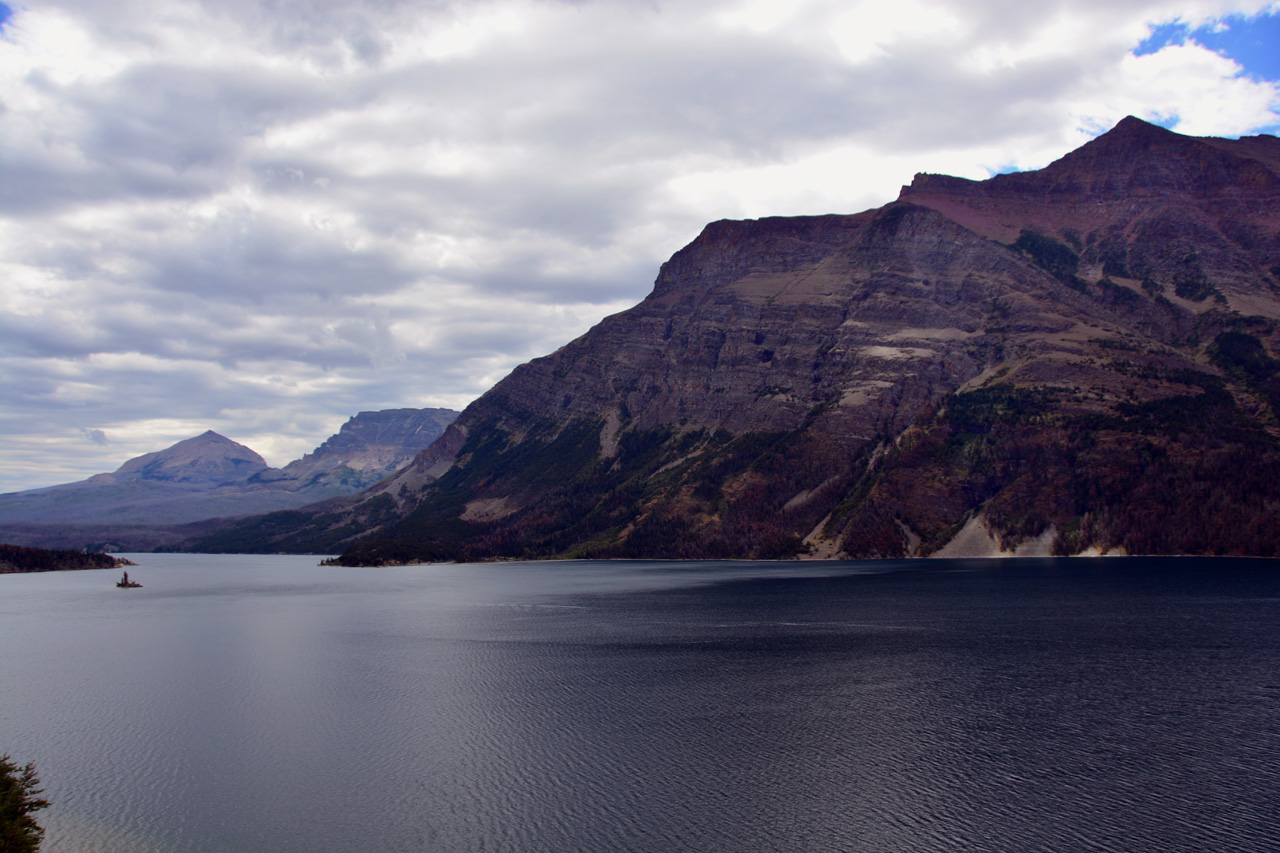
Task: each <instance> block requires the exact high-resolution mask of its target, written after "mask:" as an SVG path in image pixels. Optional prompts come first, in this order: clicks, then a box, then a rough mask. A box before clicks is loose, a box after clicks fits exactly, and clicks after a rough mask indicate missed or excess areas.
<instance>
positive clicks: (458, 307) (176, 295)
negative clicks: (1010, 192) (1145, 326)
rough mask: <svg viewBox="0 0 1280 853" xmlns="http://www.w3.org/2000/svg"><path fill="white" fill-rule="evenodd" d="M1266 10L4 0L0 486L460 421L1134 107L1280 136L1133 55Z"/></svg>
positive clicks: (1125, 3) (1238, 106)
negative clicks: (652, 302)
mask: <svg viewBox="0 0 1280 853" xmlns="http://www.w3.org/2000/svg"><path fill="white" fill-rule="evenodd" d="M1268 9H1272V10H1274V9H1275V7H1274V6H1269V5H1268V4H1267V3H1263V2H1258V0H1241V2H1231V0H1177V2H1173V0H1168V2H1166V0H1107V2H1103V0H1077V2H1069V3H1067V2H1064V3H1057V4H1039V5H1037V4H1027V3H1022V2H1013V0H981V2H968V0H966V2H960V0H912V2H909V3H899V4H893V5H888V4H884V3H872V2H864V0H857V1H856V2H851V0H840V2H835V0H795V2H790V3H775V2H762V0H754V2H753V0H715V1H714V2H707V3H696V4H695V3H687V2H673V1H672V0H656V2H631V0H582V2H558V0H479V2H466V3H463V2H446V0H379V2H374V3H361V4H352V3H349V2H337V0H311V2H308V3H306V4H300V3H297V2H267V0H261V2H259V0H218V2H213V0H164V2H160V0H121V2H119V3H113V4H110V6H109V8H108V6H107V4H102V3H100V2H98V0H48V2H42V3H41V4H39V5H38V6H36V5H33V6H32V7H29V8H17V9H15V11H14V13H13V15H12V16H11V17H9V18H8V19H7V20H4V21H3V22H2V25H3V35H2V36H0V174H3V175H4V181H3V182H2V183H0V300H3V304H4V306H5V309H4V312H3V313H0V395H2V398H3V399H4V400H5V406H4V408H3V410H2V411H0V459H3V460H14V459H22V460H23V461H22V463H21V464H18V463H6V464H4V465H0V490H12V489H19V488H27V487H33V486H38V485H48V484H52V483H57V482H66V481H69V480H74V479H80V478H82V477H84V476H87V475H89V474H92V473H96V472H98V471H104V470H113V469H114V468H116V467H118V465H119V464H120V463H121V462H123V461H124V460H125V459H126V458H128V457H129V456H134V455H138V454H141V453H144V452H148V451H152V450H157V449H160V448H161V447H163V446H165V445H167V444H170V443H172V442H173V441H176V440H179V439H181V438H185V437H188V436H189V435H194V434H197V433H199V432H201V431H203V430H204V429H209V428H212V429H216V430H217V431H219V432H222V433H223V434H226V435H228V436H229V437H231V438H234V439H236V440H238V441H242V442H244V443H246V444H249V445H250V446H251V447H254V449H256V450H258V451H259V452H260V453H262V454H263V455H264V456H266V457H267V459H268V461H269V462H271V463H272V464H276V465H281V464H284V463H286V462H288V461H289V460H290V459H293V458H296V457H297V456H300V455H302V454H303V453H305V452H307V451H309V450H311V449H313V448H314V447H315V445H316V444H318V443H319V442H320V441H321V440H323V439H324V438H325V437H327V436H328V435H329V434H330V433H332V432H334V431H335V430H336V429H337V428H338V426H340V425H341V423H342V422H343V421H345V420H346V418H347V417H349V416H350V415H351V414H353V413H355V412H357V411H360V410H367V409H377V408H387V407H392V406H406V405H409V406H423V405H448V406H453V407H455V408H461V407H462V406H464V405H465V404H466V403H467V402H469V401H470V400H471V399H474V398H475V397H476V396H477V395H479V394H480V393H482V392H483V391H485V390H486V389H487V388H488V387H489V386H491V385H492V383H493V382H495V381H497V380H498V379H500V378H501V377H502V376H503V375H505V374H506V373H507V372H508V371H509V370H510V369H511V368H512V367H514V366H515V365H516V364H518V363H520V362H522V361H525V360H528V359H530V358H533V357H536V356H539V355H542V354H545V353H547V352H550V351H552V350H554V349H556V348H557V347H559V346H560V345H562V344H563V343H565V342H566V341H568V340H569V339H571V338H572V337H574V336H576V335H578V334H580V333H582V332H583V331H585V330H586V329H587V328H589V327H590V326H591V325H593V324H594V323H595V322H598V321H599V320H600V318H602V317H603V316H605V315H607V314H610V313H613V312H616V311H619V310H622V309H624V308H625V307H627V306H628V305H630V304H633V303H634V302H636V301H638V300H639V299H641V298H643V296H644V295H645V294H646V293H647V292H648V290H649V288H650V286H651V283H652V280H653V278H654V276H655V275H656V272H657V268H658V266H659V264H660V263H661V262H662V261H663V260H665V259H666V258H667V257H668V256H670V255H671V253H672V252H674V251H675V250H676V249H678V248H680V246H682V245H683V244H685V243H687V242H688V241H689V240H690V239H692V238H693V237H694V236H695V235H696V234H697V232H698V231H699V230H700V229H701V227H702V225H703V224H704V223H706V222H707V221H710V220H714V219H718V218H725V217H745V216H764V215H775V214H803V213H825V212H853V211H858V210H862V209H866V208H868V207H873V206H878V205H880V204H883V203H885V202H886V201H889V200H890V199H892V198H893V197H894V196H895V195H896V193H897V191H898V188H899V187H900V186H901V185H902V184H903V183H906V182H908V181H910V179H911V176H912V174H913V173H915V172H917V171H932V172H947V173H951V174H959V175H964V176H967V177H974V178H981V177H985V176H986V175H988V174H990V173H992V172H993V171H996V170H1001V169H1007V168H1035V167H1039V166H1042V165H1044V164H1046V163H1047V162H1049V161H1050V160H1052V159H1054V158H1056V157H1058V156H1061V155H1062V154H1064V153H1065V152H1066V151H1068V150H1070V149H1071V148H1074V147H1076V146H1078V145H1079V144H1081V143H1082V142H1084V141H1085V140H1087V139H1088V138H1089V137H1090V136H1092V135H1095V134H1097V133H1098V132H1101V131H1103V130H1105V129H1107V128H1108V127H1110V126H1111V125H1113V124H1114V123H1115V122H1116V121H1118V120H1119V119H1120V118H1122V117H1123V116H1124V115H1126V114H1129V113H1133V114H1137V115H1140V116H1143V117H1145V118H1149V119H1153V120H1159V121H1161V122H1162V123H1164V124H1166V125H1168V126H1171V127H1173V128H1174V129H1177V130H1180V131H1184V132H1190V133H1198V134H1243V133H1254V132H1259V131H1265V130H1268V129H1270V130H1275V129H1280V115H1278V113H1277V110H1278V109H1280V100H1278V98H1277V87H1276V84H1275V82H1274V80H1270V79H1268V78H1267V77H1266V76H1265V75H1260V74H1259V73H1257V72H1256V71H1254V70H1252V69H1251V68H1250V67H1249V66H1248V65H1247V64H1244V60H1242V59H1241V58H1240V57H1236V58H1234V59H1233V58H1232V56H1233V54H1231V52H1230V51H1224V52H1215V50H1213V49H1211V48H1210V47H1208V46H1205V44H1204V43H1202V42H1200V41H1196V39H1195V37H1182V38H1180V39H1167V40H1165V41H1163V42H1160V43H1157V41H1152V35H1153V33H1154V32H1156V30H1157V29H1158V28H1159V27H1160V26H1161V25H1169V24H1177V25H1178V26H1181V27H1184V28H1186V29H1185V32H1186V33H1197V32H1202V31H1204V32H1207V30H1204V29H1203V28H1205V27H1212V26H1214V25H1215V24H1217V23H1218V22H1222V21H1226V22H1228V24H1229V26H1231V27H1236V26H1244V24H1241V23H1239V22H1241V21H1243V22H1246V23H1247V21H1249V20H1253V19H1250V18H1249V17H1248V16H1253V15H1257V14H1258V13H1260V12H1264V11H1266V10H1268ZM0 14H2V13H0ZM1232 15H1235V16H1237V17H1229V16H1232ZM1240 16H1244V17H1240ZM1144 43H1145V48H1144V52H1143V53H1142V55H1138V54H1137V53H1135V50H1136V49H1137V48H1138V47H1139V46H1140V45H1143V44H1144ZM1219 49H1220V50H1221V47H1220V46H1219ZM1241 56H1244V54H1241ZM84 423H92V424H95V426H94V427H93V428H92V430H97V431H98V433H100V434H102V435H104V436H105V435H107V434H109V435H110V436H111V437H112V439H111V442H110V444H109V445H101V444H96V443H94V442H93V441H92V440H90V441H88V442H86V441H85V438H86V437H90V438H92V437H91V436H90V435H89V433H87V432H84V431H83V430H84V429H86V428H83V427H81V426H80V425H81V424H84ZM92 430H91V432H92Z"/></svg>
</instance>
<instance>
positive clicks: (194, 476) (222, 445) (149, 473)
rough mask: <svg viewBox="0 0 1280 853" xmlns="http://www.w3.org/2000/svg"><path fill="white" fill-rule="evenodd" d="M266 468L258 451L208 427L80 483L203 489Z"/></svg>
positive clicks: (238, 480) (230, 482)
mask: <svg viewBox="0 0 1280 853" xmlns="http://www.w3.org/2000/svg"><path fill="white" fill-rule="evenodd" d="M266 470H267V463H266V462H265V461H264V460H263V458H262V457H261V456H259V455H258V454H257V453H255V452H253V451H252V450H250V449H249V448H247V447H245V446H244V445H243V444H237V443H236V442H234V441H232V440H231V439H229V438H224V437H223V436H221V435H218V434H217V433H216V432H214V431H213V430H209V431H207V432H204V433H202V434H201V435H198V436H196V437H195V438H188V439H186V440H185V441H179V442H178V443H177V444H175V445H173V446H172V447H170V448H168V449H166V450H161V451H159V452H158V453H148V454H146V455H144V456H139V457H137V458H136V459H130V460H129V461H128V462H126V463H124V464H123V465H121V466H120V467H119V469H117V470H116V471H115V472H114V473H111V474H95V475H94V476H92V477H90V478H89V479H88V480H85V481H84V482H83V484H82V485H83V486H86V487H103V486H112V485H118V484H122V483H128V482H132V481H135V480H146V481H149V482H155V483H180V484H183V485H188V486H192V487H195V488H200V489H205V488H217V487H219V486H231V485H235V484H244V483H245V482H246V481H247V480H248V479H249V478H250V477H253V476H254V475H256V474H259V473H261V472H263V471H266ZM55 488H60V487H55Z"/></svg>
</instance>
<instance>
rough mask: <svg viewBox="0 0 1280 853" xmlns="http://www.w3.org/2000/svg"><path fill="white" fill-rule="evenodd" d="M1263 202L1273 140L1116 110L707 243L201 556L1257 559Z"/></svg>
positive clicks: (1267, 219) (1279, 404)
mask: <svg viewBox="0 0 1280 853" xmlns="http://www.w3.org/2000/svg"><path fill="white" fill-rule="evenodd" d="M1277 211H1280V141H1278V140H1276V139H1275V138H1274V137H1254V138H1251V139H1243V140H1219V139H1196V138H1191V137H1184V136H1179V135H1177V134H1173V133H1171V132H1169V131H1166V130H1163V129H1161V128H1158V127H1155V126H1152V125H1149V124H1146V123H1144V122H1141V121H1139V120H1137V119H1132V118H1130V119H1126V120H1125V121H1123V122H1121V123H1120V124H1119V125H1118V126H1117V127H1116V128H1115V129H1113V130H1112V131H1111V132H1109V133H1107V134H1105V135H1103V136H1101V137H1099V138H1098V139H1096V140H1094V141H1092V142H1090V143H1089V144H1087V145H1085V146H1083V147H1082V148H1080V149H1079V150H1077V151H1075V152H1072V153H1071V154H1068V155H1067V156H1065V157H1063V158H1062V159H1061V160H1059V161H1057V162H1055V163H1053V164H1051V165H1050V166H1048V167H1046V168H1045V169H1042V170H1040V171H1038V172H1027V173H1020V174H1014V175H1001V176H997V177H995V178H992V179H990V180H988V181H981V182H975V181H964V180H960V179H956V178H948V177H944V176H926V175H920V176H917V177H916V179H915V181H913V183H912V185H911V186H910V187H906V188H904V189H903V193H902V195H901V197H900V198H899V200H898V201H896V202H894V203H891V204H889V205H886V206H885V207H883V208H880V209H878V210H874V211H868V212H866V213H862V214H857V215H854V216H819V217H797V218H785V219H784V218H775V219H762V220H758V221H747V222H717V223H713V224H711V225H709V226H707V228H706V229H705V230H704V231H703V233H702V234H701V235H699V237H698V238H697V239H696V240H695V241H694V242H693V243H691V244H690V245H689V246H687V247H685V248H684V249H682V250H680V251H679V252H677V253H676V255H675V256H673V257H672V259H671V260H670V261H668V262H667V263H666V264H665V265H663V267H662V269H661V271H660V272H659V275H658V278H657V281H656V282H655V286H654V290H653V292H652V293H651V294H650V296H649V297H648V298H646V299H645V300H644V301H643V302H642V303H640V304H639V305H637V306H636V307H634V308H632V309H630V310H628V311H625V312H623V313H621V314H618V315H615V316H613V317H609V318H606V319H605V320H604V321H602V322H601V323H600V324H599V325H598V326H596V327H595V328H593V329H592V330H591V331H589V332H588V333H587V334H586V335H584V336H582V337H581V338H579V339H577V340H575V341H573V342H571V343H569V344H567V345H566V346H564V347H563V348H561V349H560V350H558V351H557V352H555V353H553V354H551V355H549V356H546V357H544V358H540V359H535V360H534V361H532V362H529V363H528V364H525V365H522V366H521V367H519V368H517V369H516V370H515V371H513V372H512V374H511V375H510V376H508V377H507V378H506V379H504V380H503V381H502V382H500V383H498V385H497V386H495V387H494V388H493V389H492V390H491V391H489V392H488V393H487V394H485V395H484V396H482V397H481V398H480V399H479V400H477V401H476V402H475V403H473V404H472V405H471V406H469V407H468V408H467V409H466V410H465V411H464V412H463V414H462V415H461V416H460V417H459V418H458V420H457V421H455V422H454V423H453V424H452V425H451V426H450V427H449V428H448V429H447V430H446V431H445V434H444V435H443V436H442V437H441V438H440V439H439V440H438V441H437V442H436V443H435V444H433V445H432V446H431V447H429V448H427V449H426V450H425V451H423V453H422V454H420V455H419V456H418V458H417V459H415V461H414V462H413V463H412V464H411V465H409V466H408V467H406V468H405V469H403V470H402V471H400V472H399V473H397V474H396V475H395V476H394V477H391V478H389V479H388V480H386V481H384V482H383V483H380V484H378V485H377V486H375V487H373V488H371V489H369V490H368V491H366V492H364V493H362V494H361V495H360V496H359V498H358V499H356V500H352V501H348V502H344V503H341V504H334V505H329V506H325V507H321V508H318V509H315V510H308V511H305V512H298V513H294V514H281V515H275V516H266V517H264V518H260V519H254V520H248V521H246V522H244V523H243V524H241V525H239V526H237V527H236V528H233V529H229V530H224V531H222V532H221V533H220V535H219V536H217V537H214V538H212V539H208V540H204V542H203V543H200V544H202V545H203V546H204V547H219V548H231V549H240V548H245V549H266V550H280V549H303V550H307V549H312V550H332V549H336V548H340V547H348V548H349V550H348V551H347V553H346V554H345V555H344V557H343V560H344V561H346V562H350V563H385V562H410V561H417V560H431V559H488V558H501V557H549V556H582V557H587V556H598V557H683V558H692V557H785V556H853V557H861V556H902V555H909V554H921V555H923V554H929V553H935V552H938V551H939V550H940V549H943V548H944V547H946V546H947V545H948V543H951V542H952V541H953V540H955V539H956V537H957V535H958V534H960V533H961V532H962V531H965V530H969V531H971V532H972V530H974V529H975V525H976V526H977V529H978V532H979V534H980V538H982V537H988V536H989V537H990V538H986V539H985V541H987V542H989V543H992V547H996V545H995V543H997V542H998V544H999V546H1001V547H1005V548H1014V547H1017V546H1019V545H1022V546H1023V547H1033V546H1034V547H1036V548H1038V549H1039V550H1040V551H1041V552H1048V551H1049V550H1054V551H1057V552H1062V553H1075V552H1079V551H1082V550H1085V549H1088V548H1096V549H1098V550H1112V549H1120V550H1125V551H1129V552H1135V553H1136V552H1143V553H1185V552H1195V553H1240V554H1268V555H1275V554H1280V530H1277V529H1276V528H1280V525H1275V524H1274V523H1273V521H1274V518H1275V516H1276V508H1277V506H1280V485H1278V484H1280V477H1277V476H1276V475H1277V474H1280V440H1278V439H1277V434H1278V433H1277V413H1278V412H1280V378H1278V377H1280V370H1278V367H1280V362H1277V360H1276V357H1275V356H1276V354H1277V353H1278V352H1280V332H1278V331H1277V329H1278V325H1277V320H1278V319H1280V217H1278V216H1277ZM966 535H969V534H966ZM970 538H972V536H970Z"/></svg>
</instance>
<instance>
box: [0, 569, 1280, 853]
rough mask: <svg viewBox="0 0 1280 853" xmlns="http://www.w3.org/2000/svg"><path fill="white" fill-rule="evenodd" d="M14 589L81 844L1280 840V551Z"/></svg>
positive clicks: (906, 847) (37, 698) (19, 624)
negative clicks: (1233, 557)
mask: <svg viewBox="0 0 1280 853" xmlns="http://www.w3.org/2000/svg"><path fill="white" fill-rule="evenodd" d="M133 559H135V560H136V561H137V562H138V563H139V566H138V567H137V568H136V569H134V570H133V571H132V574H133V575H134V576H136V577H137V579H139V580H141V581H142V582H143V584H145V586H144V588H143V589H138V590H117V589H115V588H114V582H115V580H116V575H115V574H114V573H108V572H65V573H53V574H42V575H8V576H3V577H0V751H7V752H10V753H11V754H12V755H13V756H14V757H15V758H16V759H17V760H19V761H21V762H25V761H28V760H34V761H35V762H36V764H37V766H38V768H39V771H40V775H41V777H42V779H43V781H44V782H45V786H46V791H47V793H46V796H48V797H49V798H50V799H51V800H52V801H53V803H54V806H53V807H52V808H50V809H49V810H48V811H46V812H42V813H41V818H42V823H44V825H45V826H46V827H48V830H49V832H48V836H47V839H46V843H45V846H44V848H43V849H44V850H45V851H46V853H95V851H96V852H98V853H145V852H146V851H156V852H157V853H224V851H225V853H231V851H255V853H257V852H258V851H261V853H291V851H297V853H304V851H305V853H352V852H353V851H370V852H371V853H373V851H458V853H462V851H467V853H471V852H472V851H519V853H532V851H575V850H578V851H598V853H612V851H633V850H634V851H741V853H749V851H837V850H848V851H860V850H865V851H942V850H957V851H959V850H965V851H970V850H1000V851H1019V853H1021V851H1034V850H1044V851H1064V850H1081V851H1088V850H1114V851H1203V850H1214V851H1232V850H1239V851H1256V850H1264V849H1280V828H1277V817H1276V815H1277V811H1276V808H1277V807H1276V804H1277V803H1280V563H1275V562H1264V561H1203V560H1172V561H1170V560H1164V561H1160V560H1137V559H1132V560H1120V559H1109V560H1057V561H1054V560H1035V561H1031V560H1016V561H1015V560H1006V561H966V562H938V563H927V564H926V563H823V564H795V563H786V564H768V563H765V564H744V563H544V564H501V565H484V566H416V567H406V568H396V569H376V570H374V569H344V568H336V567H327V568H321V567H317V566H316V565H315V563H316V559H315V558H310V557H301V558H300V557H232V556H199V555H173V556H170V555H150V554H148V555H137V556H134V558H133Z"/></svg>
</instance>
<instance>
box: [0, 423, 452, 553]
mask: <svg viewBox="0 0 1280 853" xmlns="http://www.w3.org/2000/svg"><path fill="white" fill-rule="evenodd" d="M455 417H457V413H456V412H454V411H452V410H449V409H390V410H386V411H381V412H360V413H359V414H358V415H356V416H354V417H352V418H351V419H350V420H348V421H347V422H346V423H345V424H343V426H342V428H341V430H340V431H339V432H338V434H337V435H334V436H331V437H330V438H328V439H327V440H326V441H325V442H324V443H323V444H321V445H320V446H319V447H318V448H316V450H315V451H313V452H312V453H309V454H307V455H306V456H304V457H303V458H302V459H298V460H296V461H294V462H291V463H289V464H288V465H286V466H285V467H284V468H282V469H276V468H270V467H268V466H267V464H266V462H265V461H264V460H263V459H262V457H261V456H259V455H258V454H257V453H255V452H254V451H253V450H251V449H249V448H248V447H245V446H244V445H243V444H238V443H237V442H234V441H232V440H230V439H228V438H225V437H224V436H221V435H219V434H218V433H216V432H213V431H208V432H205V433H203V434H201V435H198V436H195V437H194V438H189V439H185V440H183V441H180V442H178V443H177V444H175V445H173V446H172V447H169V448H167V449H165V450H161V451H158V452H156V453H148V454H145V455H143V456H139V457H137V458H135V459H130V460H129V461H127V462H125V463H124V464H123V465H121V466H120V468H118V469H117V470H116V471H114V472H112V473H109V474H96V475H94V476H92V477H90V478H88V479H87V480H83V481H81V482H78V483H69V484H66V485H61V486H52V487H49V488H44V489H33V490H29V491H25V492H15V493H11V494H6V495H0V540H3V541H8V542H14V543H16V544H20V545H26V546H36V547H45V548H76V549H79V548H83V547H85V546H86V545H94V546H97V547H100V548H101V547H109V549H110V550H148V549H150V548H152V547H155V546H157V545H160V544H164V543H169V542H173V541H177V540H179V539H182V538H184V537H186V536H189V535H191V533H192V532H193V531H192V529H190V528H188V527H186V525H190V524H193V523H198V522H199V523H208V522H209V521H210V520H211V519H217V518H223V517H234V516H241V515H247V514H252V513H261V512H268V511H271V510H282V509H291V508H294V507H299V506H304V505H306V504H310V503H314V502H316V501H319V500H323V499H326V498H333V497H338V496H343V495H350V494H352V493H354V492H358V491H359V490H360V489H363V488H365V487H367V486H369V485H371V484H373V483H376V482H378V481H379V480H381V479H383V478H385V477H386V476H388V475H389V474H391V473H393V472H394V471H395V470H396V469H397V468H399V467H401V466H403V465H405V464H407V463H408V462H410V461H411V460H412V459H413V458H414V456H415V455H416V454H417V453H418V452H419V451H421V450H422V449H423V448H425V447H427V446H428V445H430V444H431V442H432V441H434V440H435V439H436V438H437V437H439V436H440V434H441V433H442V432H443V431H444V428H445V427H446V426H447V425H448V424H449V423H450V422H451V421H452V420H453V419H454V418H455Z"/></svg>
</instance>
